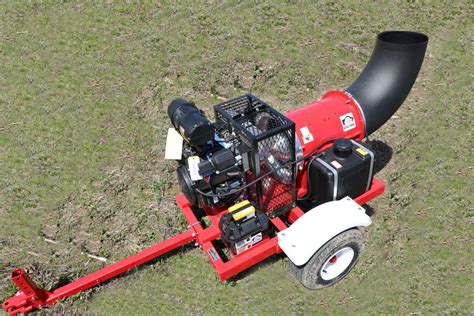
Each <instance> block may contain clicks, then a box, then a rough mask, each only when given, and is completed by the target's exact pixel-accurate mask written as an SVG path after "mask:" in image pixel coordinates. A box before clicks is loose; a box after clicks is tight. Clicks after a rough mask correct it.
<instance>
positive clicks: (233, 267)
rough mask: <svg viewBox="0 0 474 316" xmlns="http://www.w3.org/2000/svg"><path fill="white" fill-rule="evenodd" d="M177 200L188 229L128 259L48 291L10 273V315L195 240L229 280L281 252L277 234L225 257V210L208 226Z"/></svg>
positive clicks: (376, 188)
mask: <svg viewBox="0 0 474 316" xmlns="http://www.w3.org/2000/svg"><path fill="white" fill-rule="evenodd" d="M384 188H385V186H384V184H383V182H381V181H380V180H378V179H377V178H375V177H374V180H373V182H372V186H371V188H370V190H368V191H367V192H365V193H364V194H362V195H360V196H359V197H357V198H355V201H356V202H357V203H358V204H360V205H364V204H366V203H367V202H369V201H370V200H372V199H374V198H376V197H377V196H379V195H381V194H382V193H383V191H384ZM176 202H177V205H178V206H179V208H180V210H181V212H182V213H183V215H184V217H185V218H186V221H187V222H188V225H189V226H188V230H186V231H185V232H182V233H180V234H178V235H176V236H174V237H171V238H169V239H167V240H164V241H162V242H160V243H157V244H155V245H153V246H151V247H149V248H147V249H144V250H142V251H140V252H138V253H136V254H134V255H132V256H130V257H128V258H125V259H123V260H121V261H118V262H115V263H113V264H111V265H109V266H106V267H104V268H102V269H100V270H98V271H95V272H93V273H91V274H88V275H86V276H84V277H82V278H80V279H78V280H76V281H74V282H72V283H69V284H67V285H65V286H62V287H60V288H57V289H55V290H53V291H47V290H44V289H41V288H39V287H38V286H36V284H35V283H34V282H33V281H32V280H31V278H30V277H29V276H28V274H27V272H26V271H25V270H24V269H22V268H18V269H15V270H13V271H12V272H11V278H12V281H13V282H14V283H15V284H16V286H17V287H18V289H19V291H18V292H17V294H16V295H14V296H12V297H10V298H8V299H6V300H5V301H4V302H3V304H2V308H3V309H4V310H6V311H7V312H8V314H9V315H16V314H18V313H28V312H31V311H34V310H37V309H40V308H43V307H47V306H51V305H53V304H55V303H56V302H58V301H59V300H61V299H64V298H66V297H69V296H71V295H74V294H76V293H78V292H81V291H84V290H87V289H90V288H92V287H94V286H97V285H99V284H100V283H102V282H105V281H107V280H109V279H111V278H113V277H115V276H117V275H119V274H121V273H123V272H126V271H128V270H130V269H132V268H134V267H136V266H139V265H141V264H143V263H145V262H148V261H150V260H153V259H155V258H157V257H159V256H161V255H163V254H165V253H167V252H170V251H172V250H174V249H176V248H179V247H181V246H184V245H185V244H188V243H190V242H192V241H194V242H196V244H197V245H199V246H201V247H202V249H203V250H204V251H205V252H206V255H207V256H208V258H209V261H210V263H211V264H212V266H213V267H214V269H215V270H216V272H217V275H218V276H219V278H220V279H221V280H226V279H228V278H230V277H232V276H235V275H236V274H238V273H240V272H242V271H244V270H246V269H248V268H249V267H251V266H253V265H255V264H257V263H259V262H260V261H262V260H264V259H266V258H268V257H270V256H271V255H274V254H279V253H281V252H282V250H281V249H280V247H279V246H278V238H277V236H272V237H270V238H268V239H265V240H263V241H261V242H259V243H258V244H256V245H255V246H253V247H252V248H250V249H249V250H246V251H245V252H243V253H241V254H239V255H235V256H232V254H231V256H230V258H223V256H221V255H220V254H219V251H217V250H216V247H215V246H214V244H213V243H214V242H216V241H217V240H219V239H220V237H221V232H220V230H219V225H218V223H219V219H220V217H221V216H222V214H223V213H224V212H225V211H223V212H220V213H218V214H206V216H207V217H208V218H209V220H210V221H211V223H212V225H210V226H209V227H205V226H204V225H203V223H202V221H201V220H199V219H198V218H197V216H196V214H195V213H194V211H193V210H192V208H191V205H190V203H189V202H188V200H187V199H186V197H185V196H184V194H180V195H178V196H177V197H176ZM303 214H304V212H303V211H302V210H301V209H300V208H299V207H295V208H293V209H292V210H291V211H290V212H288V213H287V214H284V215H282V216H280V217H275V218H272V219H271V222H272V224H273V226H274V227H275V229H276V230H277V231H282V230H284V229H286V228H287V227H288V226H287V225H286V224H285V222H288V223H290V224H292V223H293V222H295V221H296V220H297V219H298V218H299V217H300V216H301V215H303ZM204 217H205V216H204Z"/></svg>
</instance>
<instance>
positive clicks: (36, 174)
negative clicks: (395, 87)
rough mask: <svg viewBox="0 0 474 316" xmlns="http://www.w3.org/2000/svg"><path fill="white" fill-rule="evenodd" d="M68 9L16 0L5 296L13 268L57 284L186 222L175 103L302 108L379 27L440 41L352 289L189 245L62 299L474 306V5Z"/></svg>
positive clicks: (335, 80)
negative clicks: (169, 138) (229, 277)
mask: <svg viewBox="0 0 474 316" xmlns="http://www.w3.org/2000/svg"><path fill="white" fill-rule="evenodd" d="M63 2H64V3H61V4H59V3H55V4H53V3H52V1H51V2H49V1H45V2H43V3H42V4H34V3H32V2H28V3H27V2H25V1H18V2H14V1H6V2H2V3H1V4H0V162H1V163H0V247H1V248H0V299H4V298H6V297H8V296H11V295H12V294H14V293H15V288H14V287H13V286H12V285H10V283H9V281H8V273H9V271H10V270H11V269H12V268H14V267H17V266H24V267H27V268H29V270H30V271H31V275H32V276H33V278H34V279H35V280H37V281H38V283H40V284H41V285H42V286H44V287H46V288H51V287H54V286H57V285H59V284H62V283H64V282H67V281H70V280H73V279H75V278H77V277H79V276H81V275H84V274H86V273H88V272H92V271H94V270H95V269H98V268H100V267H102V266H103V265H104V263H102V262H100V261H97V260H94V259H91V258H90V257H88V256H87V255H88V254H89V255H95V256H101V257H105V258H107V263H111V262H114V261H115V260H118V259H121V258H124V257H125V256H127V255H130V254H132V253H134V252H136V251H137V250H140V249H143V248H145V247H146V246H149V245H151V244H153V243H155V242H157V241H160V240H163V239H165V238H167V237H169V236H172V235H173V234H175V233H177V232H180V231H182V230H184V229H185V227H186V225H185V223H184V220H183V219H182V218H181V217H180V216H179V215H178V213H177V209H176V206H175V205H174V203H173V198H174V195H176V194H177V193H179V189H178V186H177V182H176V181H175V173H174V168H175V165H174V163H172V162H168V161H164V140H165V137H166V130H167V128H168V127H169V126H170V123H169V120H168V118H167V115H166V107H167V105H168V103H169V102H170V101H171V100H172V99H173V98H176V97H186V98H188V99H191V100H193V101H195V102H196V103H197V104H198V105H199V106H200V107H201V108H202V109H204V110H206V112H208V113H211V111H210V110H211V108H212V105H213V104H215V103H217V102H218V100H219V98H228V97H234V96H238V95H240V94H243V93H244V92H252V93H254V94H256V95H258V96H259V97H261V98H262V99H263V100H266V101H267V102H269V103H270V104H272V105H273V106H275V107H276V108H277V109H279V110H280V111H285V110H288V109H292V108H296V107H298V106H301V105H303V104H304V103H306V102H309V101H310V100H313V99H317V98H319V97H320V96H321V95H322V94H323V93H324V92H325V91H327V90H330V89H333V88H340V89H343V88H345V87H346V86H348V85H349V84H350V83H351V82H352V81H353V80H354V79H355V78H356V77H357V75H358V74H359V73H360V71H361V70H362V68H363V67H364V66H365V64H366V62H367V59H368V57H369V56H370V53H371V51H372V48H373V44H374V41H375V36H376V34H377V33H378V32H380V31H383V30H389V29H409V30H416V31H421V32H424V33H426V34H427V35H428V36H429V37H430V43H429V47H428V50H427V54H426V59H425V63H424V65H423V68H422V70H421V73H420V75H419V78H418V81H417V83H416V85H415V87H414V89H413V90H412V92H411V94H410V95H409V97H408V99H407V100H406V102H405V103H404V105H403V107H402V108H401V109H400V110H399V111H398V112H397V114H396V116H395V117H394V118H393V119H392V120H390V121H389V123H387V124H386V125H385V126H384V127H383V128H382V129H380V130H379V131H378V132H376V133H375V134H374V135H373V136H372V139H373V140H376V141H377V143H378V144H379V145H380V146H382V147H384V148H386V152H388V153H390V152H391V157H388V156H387V157H386V160H387V162H388V163H387V165H386V166H385V168H384V169H383V170H382V171H380V172H379V174H378V176H379V177H380V178H381V179H382V180H384V181H385V182H386V184H387V189H386V193H385V194H384V195H383V196H382V197H380V198H378V199H377V200H375V201H374V202H373V203H371V206H372V207H373V209H374V210H375V213H374V215H373V216H372V219H373V222H374V224H373V225H372V226H371V227H370V229H369V230H368V236H367V240H366V247H365V251H364V253H363V255H362V257H361V259H360V261H359V263H358V265H357V266H356V267H355V269H354V270H353V272H351V273H350V274H349V275H348V277H347V278H345V279H344V280H343V281H342V282H340V283H339V284H337V285H336V286H334V287H332V288H329V289H326V290H322V291H316V292H314V291H308V290H306V289H304V288H303V287H302V286H301V285H299V284H298V283H297V281H296V280H295V279H294V278H293V277H292V275H291V274H290V273H289V271H288V263H287V259H286V258H284V257H274V258H271V259H269V260H267V261H265V262H264V263H262V264H260V265H258V266H256V267H255V268H252V269H250V270H249V271H248V272H246V273H244V274H243V275H241V276H240V277H239V278H236V279H235V280H233V281H230V282H220V281H219V280H218V278H217V277H216V275H215V274H214V271H213V269H212V268H211V266H210V265H209V264H208V263H207V258H206V257H205V255H204V254H203V253H202V252H201V250H199V249H195V248H187V249H184V250H183V251H180V252H177V253H176V254H175V255H174V256H170V257H168V258H166V259H164V260H158V261H156V262H154V263H153V264H150V265H146V266H144V267H142V268H140V269H137V270H136V271H132V272H130V273H128V274H127V275H126V276H123V277H121V278H119V279H116V280H114V281H112V282H109V283H107V284H105V285H103V286H101V287H100V288H96V289H93V290H90V291H88V292H86V293H83V294H80V295H76V296H75V297H73V298H70V299H67V300H65V301H64V302H61V303H60V304H58V305H57V306H56V307H55V308H54V309H53V311H55V312H58V313H61V312H64V313H66V312H67V313H71V312H78V313H95V314H124V315H125V314H157V313H167V314H168V313H169V314H173V313H180V314H182V313H186V314H188V313H190V314H202V313H212V314H221V313H226V314H235V313H246V314H262V313H264V314H275V313H277V314H287V313H297V314H299V313H343V314H346V313H347V314H352V313H358V314H360V313H381V312H384V313H403V314H406V313H427V314H432V313H436V314H439V313H460V314H470V313H472V312H474V307H473V303H472V302H473V301H474V283H473V263H472V260H473V258H474V253H473V249H474V244H473V231H474V230H473V214H474V212H473V207H472V206H473V205H474V200H473V187H474V186H473V168H474V159H473V151H472V148H473V146H474V143H473V128H472V122H473V121H474V115H473V108H472V105H473V101H472V100H473V99H474V94H473V92H472V91H473V90H474V85H473V81H474V78H473V69H474V57H473V54H472V52H473V42H474V38H473V34H474V23H473V18H472V17H473V16H474V5H472V4H468V3H469V2H466V3H462V2H459V3H451V2H446V4H444V5H443V4H430V3H429V2H421V1H420V2H419V1H391V2H384V3H379V2H368V1H367V2H365V3H358V4H350V3H344V2H342V1H341V2H337V1H321V2H318V3H316V4H311V3H310V2H308V3H296V2H292V1H289V2H282V3H279V4H278V5H277V4H273V3H272V2H267V3H259V4H246V3H240V4H231V3H225V4H219V3H216V2H213V1H210V2H206V3H204V2H202V3H201V4H192V3H191V1H190V2H182V3H181V4H174V3H173V2H162V3H161V4H141V5H131V4H119V3H115V4H114V3H109V2H107V3H106V2H101V1H98V2H95V4H85V3H81V2H78V3H74V2H68V1H63ZM387 146H389V148H388V149H387ZM389 156H390V155H389ZM389 158H390V159H389Z"/></svg>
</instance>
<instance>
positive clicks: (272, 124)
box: [214, 94, 296, 216]
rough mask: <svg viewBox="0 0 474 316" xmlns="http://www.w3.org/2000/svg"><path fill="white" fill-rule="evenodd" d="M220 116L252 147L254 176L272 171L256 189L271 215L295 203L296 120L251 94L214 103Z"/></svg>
mask: <svg viewBox="0 0 474 316" xmlns="http://www.w3.org/2000/svg"><path fill="white" fill-rule="evenodd" d="M214 110H215V114H216V119H217V120H221V121H224V122H225V123H227V124H228V125H229V127H230V128H231V129H233V130H234V131H235V132H236V134H238V135H239V136H240V139H242V141H244V142H245V143H246V144H247V145H248V146H249V147H250V148H251V150H250V152H249V154H250V164H251V166H250V168H251V171H250V177H249V180H250V181H251V180H253V179H256V178H258V177H259V176H261V175H263V174H266V173H268V172H270V171H272V173H271V174H270V175H268V176H266V177H264V178H263V179H262V180H261V181H259V183H257V185H256V186H254V187H253V189H252V191H253V192H249V193H250V194H249V195H250V196H251V197H252V196H253V197H254V199H255V200H256V201H255V202H256V203H257V205H258V206H259V207H260V208H261V209H262V210H263V211H265V212H267V213H269V214H270V215H271V216H276V215H280V214H282V213H284V212H285V211H289V210H290V209H291V208H292V207H293V206H294V204H295V200H296V193H295V164H292V162H293V161H294V160H295V132H294V123H293V122H292V121H290V120H289V119H288V118H286V117H285V116H284V115H282V114H281V113H279V112H278V111H276V110H275V109H273V108H272V107H271V106H269V105H268V104H266V103H265V102H263V101H261V100H260V99H258V98H256V97H255V96H253V95H250V94H247V95H244V96H241V97H239V98H236V99H232V100H230V101H226V102H224V103H221V104H218V105H216V106H214Z"/></svg>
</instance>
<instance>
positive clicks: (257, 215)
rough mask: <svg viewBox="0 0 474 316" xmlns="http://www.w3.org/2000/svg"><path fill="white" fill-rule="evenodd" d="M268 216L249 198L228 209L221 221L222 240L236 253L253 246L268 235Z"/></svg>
mask: <svg viewBox="0 0 474 316" xmlns="http://www.w3.org/2000/svg"><path fill="white" fill-rule="evenodd" d="M268 227H269V221H268V217H267V215H266V214H265V213H263V212H262V211H260V210H258V209H257V208H256V207H255V205H254V204H253V203H250V202H249V201H248V200H245V201H242V202H240V203H237V204H235V205H234V206H232V207H230V208H229V209H228V212H227V213H225V214H224V215H223V216H222V217H221V219H220V221H219V229H220V230H221V233H222V240H223V241H224V242H225V243H227V244H228V245H229V246H230V249H231V251H232V253H233V254H234V255H238V254H240V253H242V252H243V251H245V250H247V249H249V248H251V247H252V246H253V245H255V244H256V243H258V242H260V241H262V240H263V239H265V238H266V237H267V231H268Z"/></svg>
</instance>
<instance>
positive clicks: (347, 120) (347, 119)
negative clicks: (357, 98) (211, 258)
mask: <svg viewBox="0 0 474 316" xmlns="http://www.w3.org/2000/svg"><path fill="white" fill-rule="evenodd" d="M339 119H340V120H341V124H342V130H343V131H344V132H347V131H349V130H351V129H353V128H354V127H356V122H355V119H354V114H352V113H351V112H349V113H347V114H344V115H341V116H339Z"/></svg>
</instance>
